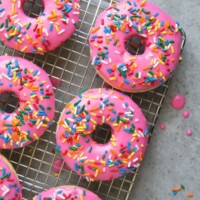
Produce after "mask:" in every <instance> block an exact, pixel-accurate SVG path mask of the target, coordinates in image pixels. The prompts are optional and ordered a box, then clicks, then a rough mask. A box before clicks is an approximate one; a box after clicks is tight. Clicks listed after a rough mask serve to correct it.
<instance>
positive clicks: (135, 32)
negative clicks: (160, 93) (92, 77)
mask: <svg viewBox="0 0 200 200" xmlns="http://www.w3.org/2000/svg"><path fill="white" fill-rule="evenodd" d="M180 30H181V28H180V26H179V25H178V24H177V23H176V22H175V21H174V20H173V19H172V18H171V17H170V16H169V15H168V14H166V13H165V12H164V11H162V10H161V9H160V8H158V7H157V6H155V5H153V4H152V3H149V2H146V1H145V0H137V1H136V0H130V1H123V2H121V3H118V4H115V5H113V6H111V7H109V8H108V9H106V10H105V11H104V12H103V13H102V14H101V15H100V16H99V17H98V18H97V20H96V24H95V26H94V27H93V28H92V29H91V33H90V37H89V42H90V47H91V59H92V64H93V65H95V68H96V70H97V73H98V74H99V75H100V76H101V77H102V78H103V79H104V81H106V82H107V83H108V84H110V85H111V86H113V87H114V88H117V89H119V90H122V91H126V92H132V93H133V92H144V91H147V90H151V89H154V88H156V87H158V86H159V85H162V84H163V83H164V82H165V81H166V80H167V79H168V78H169V77H170V75H171V74H172V72H173V71H174V69H175V68H176V65H177V63H178V61H179V58H180V52H181V33H180ZM133 36H135V37H138V38H140V39H141V40H142V43H143V44H144V46H145V51H144V53H143V54H141V55H132V54H131V53H129V52H128V51H127V50H126V42H127V40H128V39H129V38H131V37H133ZM133 45H134V44H133Z"/></svg>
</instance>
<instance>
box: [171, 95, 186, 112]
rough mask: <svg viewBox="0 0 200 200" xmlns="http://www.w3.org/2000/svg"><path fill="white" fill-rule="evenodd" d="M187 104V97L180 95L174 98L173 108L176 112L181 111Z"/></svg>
mask: <svg viewBox="0 0 200 200" xmlns="http://www.w3.org/2000/svg"><path fill="white" fill-rule="evenodd" d="M185 102H186V100H185V97H184V96H182V95H180V94H178V95H175V96H174V97H173V98H172V100H171V106H172V107H173V108H174V109H176V110H180V109H182V108H183V107H184V106H185Z"/></svg>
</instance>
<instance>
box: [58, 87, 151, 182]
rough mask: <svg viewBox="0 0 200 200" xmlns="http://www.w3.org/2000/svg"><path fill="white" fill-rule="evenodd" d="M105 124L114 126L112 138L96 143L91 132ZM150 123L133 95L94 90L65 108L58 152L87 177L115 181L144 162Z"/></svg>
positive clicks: (112, 127)
mask: <svg viewBox="0 0 200 200" xmlns="http://www.w3.org/2000/svg"><path fill="white" fill-rule="evenodd" d="M104 123H105V124H107V125H109V126H110V127H111V132H112V136H111V139H110V141H108V142H107V143H105V144H100V143H96V142H95V141H94V140H93V139H92V138H91V135H90V134H91V133H92V132H93V131H94V130H95V129H96V126H97V125H100V124H104ZM146 123H147V122H146V119H145V117H144V115H143V113H142V111H141V109H140V108H139V107H138V105H137V104H135V103H134V102H133V100H132V99H131V98H130V97H129V96H126V95H125V94H122V93H121V92H118V91H115V90H110V89H102V88H99V89H90V90H87V91H85V92H84V93H81V94H79V95H78V96H77V97H76V98H74V99H73V100H72V101H71V102H70V103H69V104H68V105H66V107H65V108H64V110H63V112H62V115H61V117H60V120H59V123H58V128H57V132H56V140H57V151H60V152H61V156H62V157H63V159H64V160H65V162H66V163H67V165H68V166H69V167H70V168H71V169H72V170H74V171H75V172H76V173H78V174H79V175H81V176H82V177H83V178H85V179H87V180H91V181H93V180H112V179H114V178H117V177H120V176H123V175H124V174H126V173H128V172H130V171H131V170H134V169H136V168H137V167H138V166H139V165H140V162H141V161H142V159H143V156H144V153H145V150H146V146H147V142H148V131H147V124H146Z"/></svg>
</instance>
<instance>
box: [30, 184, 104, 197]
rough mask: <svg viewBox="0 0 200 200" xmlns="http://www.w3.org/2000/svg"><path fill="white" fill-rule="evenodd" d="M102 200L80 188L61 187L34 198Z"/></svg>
mask: <svg viewBox="0 0 200 200" xmlns="http://www.w3.org/2000/svg"><path fill="white" fill-rule="evenodd" d="M47 198H51V199H52V200H75V199H76V200H101V199H100V198H99V197H98V196H97V195H96V194H94V193H92V192H90V191H89V190H86V189H84V188H81V187H78V186H72V185H68V186H60V187H56V188H51V189H49V190H47V191H44V192H42V193H40V194H39V195H38V196H36V197H34V198H33V200H43V199H47Z"/></svg>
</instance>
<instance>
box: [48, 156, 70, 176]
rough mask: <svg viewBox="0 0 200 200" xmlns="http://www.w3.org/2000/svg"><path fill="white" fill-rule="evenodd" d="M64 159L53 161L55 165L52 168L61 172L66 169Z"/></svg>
mask: <svg viewBox="0 0 200 200" xmlns="http://www.w3.org/2000/svg"><path fill="white" fill-rule="evenodd" d="M63 162H64V161H63V160H62V159H56V160H54V161H53V165H52V167H51V169H52V170H53V171H54V172H56V173H60V171H63V170H66V169H67V167H66V164H65V163H64V164H63Z"/></svg>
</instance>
